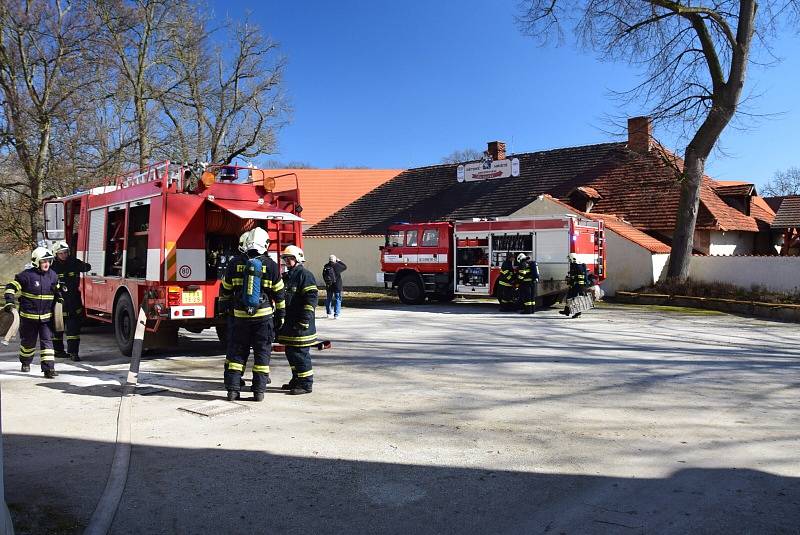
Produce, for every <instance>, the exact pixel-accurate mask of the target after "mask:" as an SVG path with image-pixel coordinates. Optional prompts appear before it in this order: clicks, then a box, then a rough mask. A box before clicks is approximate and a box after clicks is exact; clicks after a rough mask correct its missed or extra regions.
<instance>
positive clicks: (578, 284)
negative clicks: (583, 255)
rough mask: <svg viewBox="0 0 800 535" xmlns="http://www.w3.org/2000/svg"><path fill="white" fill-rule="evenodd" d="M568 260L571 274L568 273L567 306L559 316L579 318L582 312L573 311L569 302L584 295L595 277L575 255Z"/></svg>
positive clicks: (570, 255) (571, 255) (572, 254)
mask: <svg viewBox="0 0 800 535" xmlns="http://www.w3.org/2000/svg"><path fill="white" fill-rule="evenodd" d="M568 258H569V272H568V273H567V284H568V285H569V290H567V298H566V303H567V304H566V305H565V306H564V310H561V311H559V314H563V315H564V316H570V315H572V317H573V318H577V317H579V316H580V315H581V312H574V311H573V310H571V309H570V306H569V302H570V300H571V299H574V298H575V297H578V296H580V295H584V293H585V290H586V288H588V287H589V285H590V284H591V282H592V280H593V277H594V276H593V275H591V273H589V272H588V270H587V269H586V264H579V263H578V256H577V255H576V254H575V253H570V254H569V257H568ZM573 313H574V314H573Z"/></svg>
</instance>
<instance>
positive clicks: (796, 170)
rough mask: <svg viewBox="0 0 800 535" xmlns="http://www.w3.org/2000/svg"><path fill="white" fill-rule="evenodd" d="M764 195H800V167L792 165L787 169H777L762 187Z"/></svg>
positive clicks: (762, 194)
mask: <svg viewBox="0 0 800 535" xmlns="http://www.w3.org/2000/svg"><path fill="white" fill-rule="evenodd" d="M760 191H761V196H762V197H783V196H786V195H800V167H790V168H789V169H787V170H785V171H776V172H775V176H774V177H772V180H770V181H768V182H767V183H766V184H764V186H763V187H762V188H760Z"/></svg>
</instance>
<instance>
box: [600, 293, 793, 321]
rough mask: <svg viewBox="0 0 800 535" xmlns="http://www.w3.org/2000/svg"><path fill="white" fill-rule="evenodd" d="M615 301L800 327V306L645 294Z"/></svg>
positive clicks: (617, 297) (619, 295) (618, 295)
mask: <svg viewBox="0 0 800 535" xmlns="http://www.w3.org/2000/svg"><path fill="white" fill-rule="evenodd" d="M614 300H615V301H617V302H618V303H627V304H632V305H662V306H678V307H685V308H700V309H705V310H716V311H718V312H728V313H730V314H743V315H746V316H753V317H757V318H766V319H771V320H776V321H785V322H791V323H800V305H792V304H789V303H760V302H758V301H739V300H736V299H722V298H718V297H693V296H689V295H667V294H645V293H636V292H616V294H615V295H614Z"/></svg>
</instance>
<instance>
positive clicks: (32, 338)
mask: <svg viewBox="0 0 800 535" xmlns="http://www.w3.org/2000/svg"><path fill="white" fill-rule="evenodd" d="M52 261H53V253H51V252H50V250H49V249H47V247H37V248H36V249H34V250H33V252H32V253H31V263H32V264H33V266H32V267H30V268H28V269H26V270H24V271H22V272H20V273H17V275H16V276H15V277H14V280H13V281H11V282H9V283H8V285H6V291H5V298H6V305H5V306H6V307H16V306H17V297H19V318H20V319H19V338H20V342H19V361H20V363H22V371H23V372H26V373H27V372H29V371H31V362H32V361H33V355H34V354H35V353H36V341H37V339H38V341H39V361H40V363H41V366H42V373H44V376H45V377H46V378H47V379H52V378H54V377H55V376H57V375H58V373H56V363H55V360H56V358H55V350H54V349H53V308H54V305H55V303H56V301H62V300H63V297H62V294H61V286H60V285H59V283H58V275H57V274H56V272H55V271H53V270H51V269H50V264H51V263H52Z"/></svg>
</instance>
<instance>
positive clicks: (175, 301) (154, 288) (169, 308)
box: [44, 162, 303, 355]
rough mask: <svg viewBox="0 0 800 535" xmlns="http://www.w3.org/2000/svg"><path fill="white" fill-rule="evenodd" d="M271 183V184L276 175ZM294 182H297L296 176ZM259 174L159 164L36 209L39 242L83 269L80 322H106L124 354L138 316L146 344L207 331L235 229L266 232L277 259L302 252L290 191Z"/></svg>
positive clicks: (295, 199)
mask: <svg viewBox="0 0 800 535" xmlns="http://www.w3.org/2000/svg"><path fill="white" fill-rule="evenodd" d="M275 178H277V177H275ZM295 178H296V177H295ZM274 186H275V180H274V178H271V177H268V176H267V174H266V172H264V171H261V170H258V169H251V168H245V167H237V166H232V165H226V166H211V167H207V168H205V169H203V168H200V167H198V166H184V165H179V164H173V163H170V162H161V163H158V164H155V165H152V166H150V167H148V168H146V169H142V170H137V171H135V172H132V173H128V174H126V175H123V176H121V177H117V178H115V179H112V180H109V181H107V182H106V183H105V184H103V185H100V186H96V187H92V188H91V189H89V190H88V191H82V192H79V193H75V194H73V195H69V196H67V197H62V198H57V199H51V200H47V201H46V202H45V204H44V213H45V237H46V238H47V239H48V240H66V241H67V243H68V244H69V246H70V248H71V250H72V251H74V252H75V254H76V255H77V257H78V258H80V259H82V260H84V261H86V262H88V263H90V264H91V265H92V269H91V271H90V272H89V273H86V274H85V276H84V277H83V278H82V280H81V292H82V295H83V303H84V313H85V315H86V317H87V318H91V319H94V320H99V321H102V322H107V323H112V324H113V325H114V333H115V336H116V340H117V344H118V346H119V349H120V351H121V352H122V353H123V354H125V355H130V352H131V349H132V346H133V335H134V331H135V324H136V317H137V311H138V309H139V307H144V310H145V312H146V313H147V318H148V321H147V334H146V335H145V345H146V346H151V347H152V346H163V345H169V344H172V343H174V342H175V340H176V338H177V331H178V328H179V327H183V328H186V329H188V330H190V331H193V332H200V331H201V330H203V329H205V328H208V327H212V326H213V327H216V328H217V333H218V335H219V336H220V339H224V335H225V329H224V325H223V323H224V322H223V321H221V320H218V319H217V318H216V311H217V296H218V293H219V284H220V282H219V281H220V280H221V278H222V276H223V274H224V273H225V269H226V267H227V262H228V260H229V258H230V257H231V256H232V255H233V254H235V253H236V252H237V248H238V239H239V236H240V234H241V233H242V232H244V231H246V230H250V229H252V228H255V227H256V226H261V227H263V228H265V229H266V230H267V231H268V232H269V236H270V240H271V242H270V246H269V255H270V256H272V258H273V259H275V260H276V261H280V259H279V256H280V254H279V251H280V250H282V248H283V247H285V246H286V245H297V246H300V247H302V221H303V220H302V218H301V217H300V215H299V214H300V212H301V211H302V207H301V206H300V194H299V189H298V188H297V187H296V186H297V182H296V180H295V189H291V190H288V191H280V192H276V191H274V189H275V187H274Z"/></svg>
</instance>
